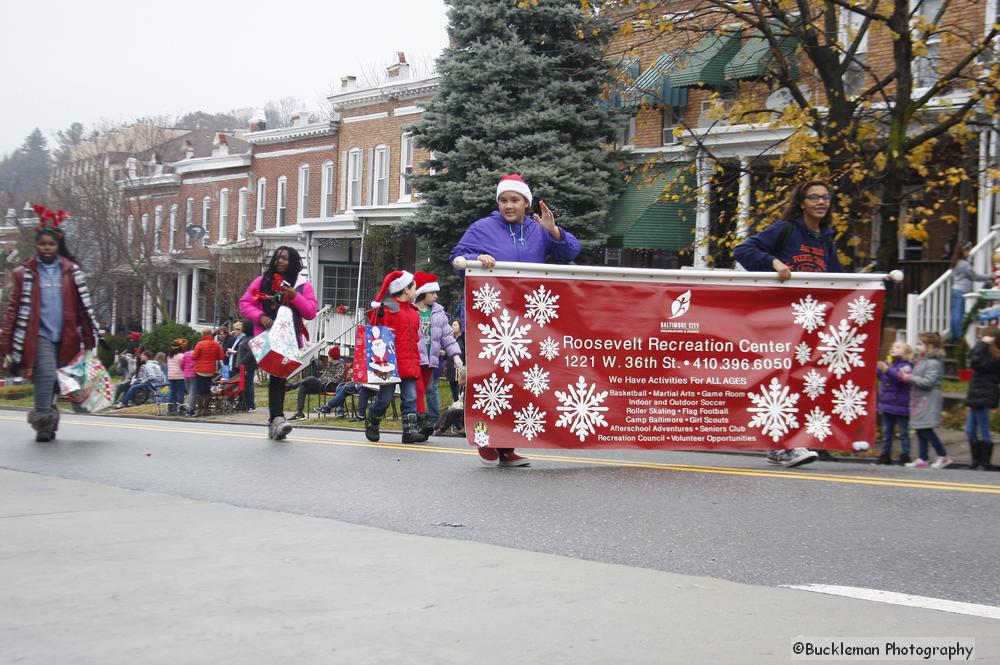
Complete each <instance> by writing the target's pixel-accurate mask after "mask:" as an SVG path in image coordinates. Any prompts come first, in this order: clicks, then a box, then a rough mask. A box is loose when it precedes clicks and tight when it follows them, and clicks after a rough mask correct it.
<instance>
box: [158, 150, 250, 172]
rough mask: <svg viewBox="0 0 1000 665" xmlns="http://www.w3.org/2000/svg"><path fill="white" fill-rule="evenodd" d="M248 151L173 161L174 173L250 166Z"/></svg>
mask: <svg viewBox="0 0 1000 665" xmlns="http://www.w3.org/2000/svg"><path fill="white" fill-rule="evenodd" d="M250 157H251V156H250V153H244V154H242V155H221V156H219V157H196V158H194V159H182V160H180V161H179V162H174V163H173V164H171V165H170V166H172V167H173V169H174V172H175V173H180V174H184V173H192V172H194V171H221V170H223V169H236V168H240V167H242V166H250Z"/></svg>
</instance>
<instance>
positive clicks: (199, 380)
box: [191, 328, 225, 418]
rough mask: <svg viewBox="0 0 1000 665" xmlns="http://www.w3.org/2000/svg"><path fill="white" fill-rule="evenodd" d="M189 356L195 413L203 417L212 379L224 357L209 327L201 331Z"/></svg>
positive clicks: (209, 396)
mask: <svg viewBox="0 0 1000 665" xmlns="http://www.w3.org/2000/svg"><path fill="white" fill-rule="evenodd" d="M191 357H192V358H194V372H195V379H194V385H195V408H196V411H195V413H196V415H197V416H198V417H199V418H203V417H204V416H206V415H207V414H208V403H209V402H210V401H211V399H212V379H213V378H214V377H215V373H216V372H217V371H218V369H219V363H220V362H222V360H223V359H224V358H225V353H223V352H222V347H221V346H220V345H219V343H218V342H217V341H215V339H214V338H213V337H212V329H211V328H204V329H203V330H202V331H201V340H199V341H198V343H197V344H195V345H194V353H192V354H191Z"/></svg>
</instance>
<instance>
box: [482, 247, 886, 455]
mask: <svg viewBox="0 0 1000 665" xmlns="http://www.w3.org/2000/svg"><path fill="white" fill-rule="evenodd" d="M517 265H518V269H517V270H516V271H515V270H509V269H507V270H503V269H497V270H492V271H486V270H483V269H479V268H470V269H469V270H468V271H467V274H466V281H465V303H466V332H465V336H466V354H467V355H466V357H467V365H468V384H467V387H466V395H467V396H466V431H467V432H468V436H469V441H470V443H472V444H474V445H480V446H489V447H494V448H508V447H509V448H650V449H653V448H660V449H767V448H794V447H809V448H827V449H843V450H850V449H851V448H852V447H855V448H862V447H864V444H871V443H872V442H873V439H874V436H875V417H876V416H875V389H876V380H875V364H876V361H877V357H876V356H877V353H878V348H879V333H880V326H881V317H882V301H883V296H884V288H883V286H882V283H881V281H879V278H878V277H875V276H871V275H857V276H847V275H838V276H829V277H831V279H818V278H817V277H819V276H814V277H813V278H812V279H808V278H803V277H800V276H798V275H796V276H794V277H793V279H792V280H790V281H789V282H785V283H783V284H779V283H778V282H777V280H776V278H775V277H774V275H773V274H767V275H762V274H759V273H739V272H730V271H697V272H696V271H639V270H633V271H624V270H623V271H622V273H619V274H615V273H613V272H612V271H611V270H610V269H606V268H598V269H587V268H581V267H577V266H524V265H523V264H517ZM855 277H856V278H857V279H853V278H855ZM861 442H864V443H861Z"/></svg>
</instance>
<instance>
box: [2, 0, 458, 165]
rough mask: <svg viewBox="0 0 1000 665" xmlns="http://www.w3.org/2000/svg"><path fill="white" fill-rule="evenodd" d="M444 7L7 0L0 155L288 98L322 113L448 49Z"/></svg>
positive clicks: (407, 2) (402, 2)
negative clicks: (70, 136)
mask: <svg viewBox="0 0 1000 665" xmlns="http://www.w3.org/2000/svg"><path fill="white" fill-rule="evenodd" d="M445 23H446V15H445V7H444V0H368V1H365V0H360V1H359V0H321V1H316V2H273V1H269V2H264V1H262V0H240V1H239V2H235V1H231V0H200V1H198V2H194V1H193V0H175V1H174V2H170V3H166V2H136V1H135V0H129V1H128V2H125V1H124V0H94V1H92V2H78V1H74V0H59V1H54V0H12V1H10V2H3V3H2V4H0V25H3V26H4V31H3V36H2V37H0V63H3V64H2V66H0V97H2V98H3V99H4V103H3V110H2V112H0V118H2V119H3V120H2V121H0V155H2V154H7V153H10V152H11V151H13V150H15V149H16V148H17V147H18V146H19V145H20V144H21V142H22V141H23V140H24V137H25V136H27V135H28V133H29V132H31V130H32V129H34V128H35V127H39V128H41V130H42V132H43V133H44V134H45V135H46V137H47V138H48V139H49V141H50V143H49V147H50V149H54V148H55V143H54V139H53V136H54V134H55V132H56V131H57V130H59V129H64V128H65V127H67V126H68V125H69V124H70V123H72V122H81V123H83V124H84V125H85V126H87V127H88V128H90V127H93V126H99V125H103V124H106V123H109V122H110V123H121V122H125V121H129V120H131V119H133V118H136V117H140V116H153V115H161V114H171V115H181V114H183V113H186V112H188V111H195V110H202V111H206V112H213V113H214V112H220V111H228V110H230V109H233V108H237V107H243V106H263V105H264V104H265V102H267V101H268V100H270V99H278V98H280V97H286V96H288V97H297V98H299V99H301V100H302V101H303V102H305V104H306V106H307V107H308V108H309V109H311V110H319V108H320V104H321V102H322V101H323V100H324V98H325V95H326V93H327V92H328V91H329V90H330V89H331V87H332V86H333V85H334V83H335V82H336V83H337V84H338V85H339V79H340V77H341V76H342V75H344V74H354V75H356V76H358V79H359V81H361V80H363V78H364V72H366V71H368V70H371V69H372V68H373V67H378V68H380V69H381V68H383V67H385V66H386V65H389V64H391V63H392V62H394V61H395V54H396V51H403V52H405V53H406V57H407V60H408V61H409V62H410V63H411V64H413V66H414V68H419V69H420V70H423V71H427V70H428V69H430V68H432V67H433V62H434V59H435V58H436V57H437V56H438V55H439V54H440V52H441V50H442V49H443V48H444V47H445V45H446V43H447V35H446V32H445Z"/></svg>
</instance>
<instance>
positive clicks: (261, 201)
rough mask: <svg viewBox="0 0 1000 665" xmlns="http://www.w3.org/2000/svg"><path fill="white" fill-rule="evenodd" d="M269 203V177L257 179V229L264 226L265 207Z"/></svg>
mask: <svg viewBox="0 0 1000 665" xmlns="http://www.w3.org/2000/svg"><path fill="white" fill-rule="evenodd" d="M266 205H267V178H260V179H259V180H258V181H257V220H256V225H257V230H258V231H260V230H261V229H263V228H264V209H265V206H266Z"/></svg>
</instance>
